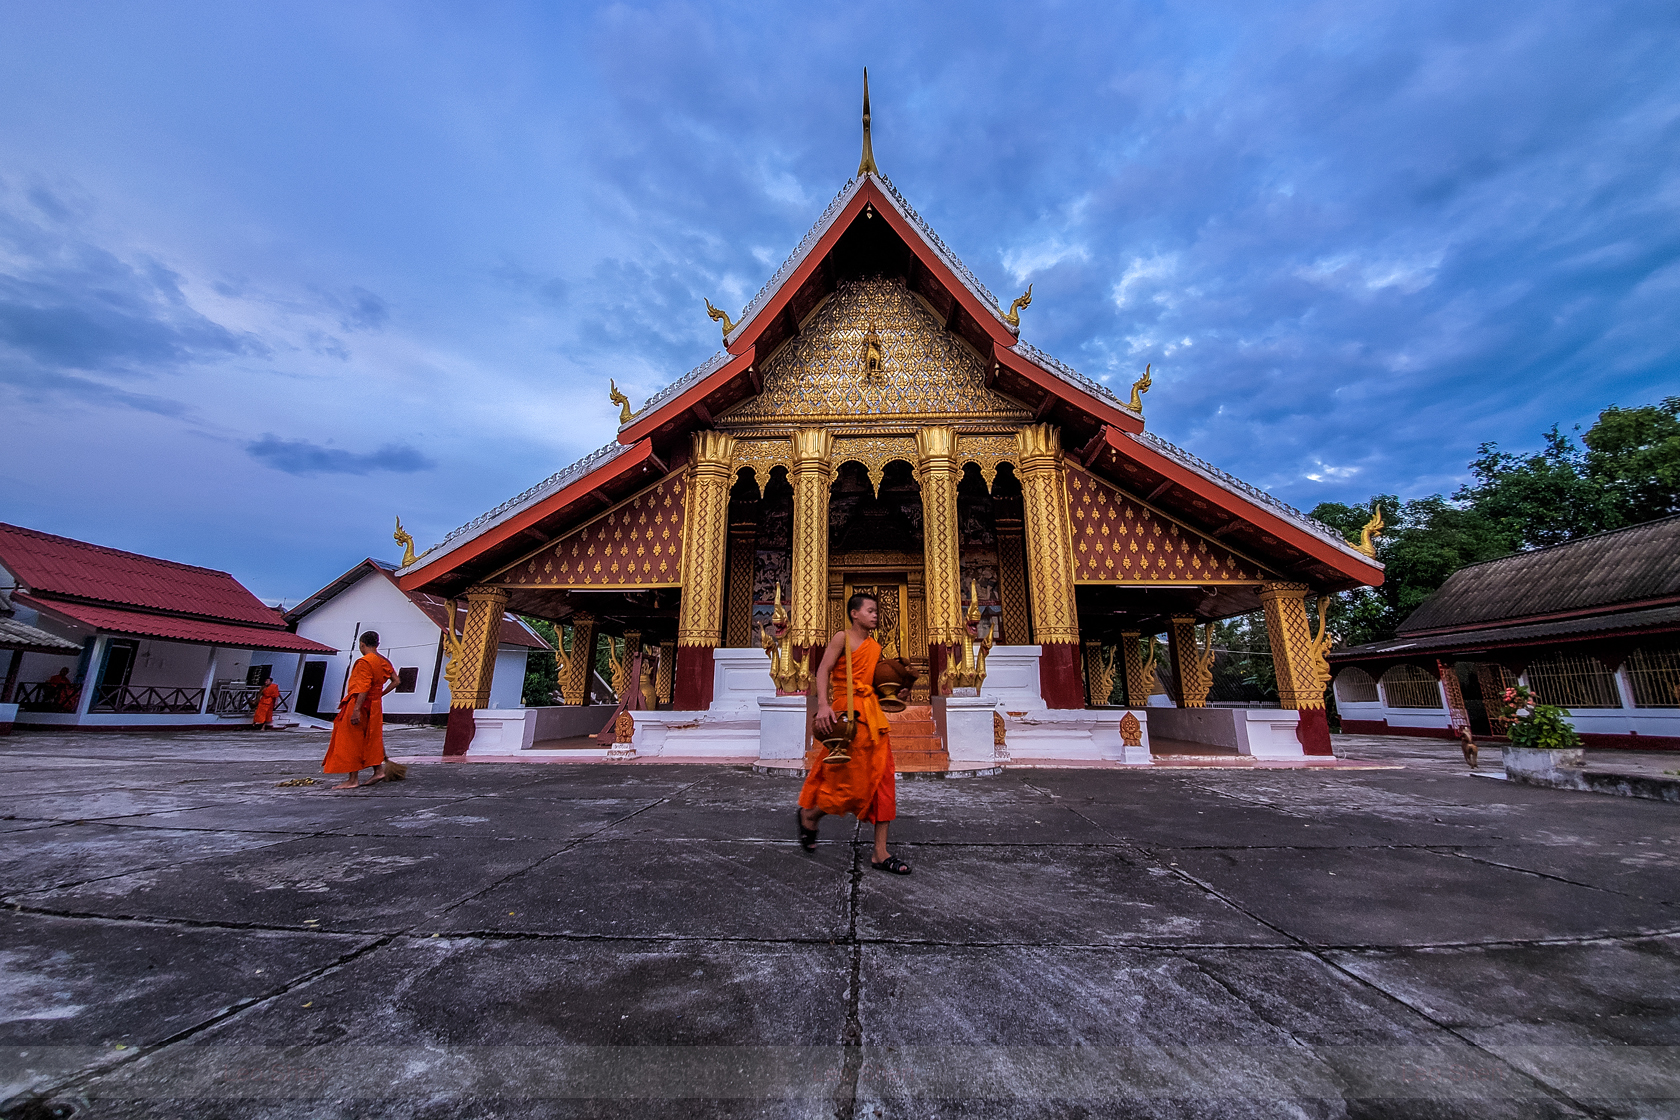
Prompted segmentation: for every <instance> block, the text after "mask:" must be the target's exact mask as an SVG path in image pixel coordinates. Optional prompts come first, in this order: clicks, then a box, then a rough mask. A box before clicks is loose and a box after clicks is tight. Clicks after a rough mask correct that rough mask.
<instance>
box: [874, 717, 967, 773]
mask: <svg viewBox="0 0 1680 1120" xmlns="http://www.w3.org/2000/svg"><path fill="white" fill-rule="evenodd" d="M887 723H888V724H889V725H890V729H889V730H888V732H887V734H888V735H889V736H890V737H891V739H892V752H893V765H894V766H895V767H896V768H897V770H898V772H899V773H901V774H925V773H930V772H934V771H940V772H943V771H945V770H948V769H950V767H951V756H950V753H949V752H948V751H946V749H945V742H944V740H942V739H940V737H939V732H938V730H937V729H936V728H935V727H934V723H933V706H932V705H930V704H911V705H910V706H909V707H907V708H905V709H904V710H903V711H902V712H888V713H887Z"/></svg>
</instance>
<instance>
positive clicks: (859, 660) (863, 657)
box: [797, 592, 910, 875]
mask: <svg viewBox="0 0 1680 1120" xmlns="http://www.w3.org/2000/svg"><path fill="white" fill-rule="evenodd" d="M878 611H879V605H878V604H877V603H876V601H875V596H873V595H870V594H867V593H865V592H859V593H858V594H856V595H853V596H852V597H851V598H850V599H848V600H847V601H846V618H847V620H848V621H849V623H850V625H848V626H847V627H846V629H844V630H842V631H840V633H838V634H836V635H834V637H833V638H831V639H830V640H829V643H828V648H827V649H825V650H824V651H823V657H822V663H821V664H820V665H819V666H818V667H817V718H816V725H817V726H816V730H817V734H818V736H822V735H825V734H833V732H834V730H835V727H836V719H835V714H834V713H835V708H836V707H841V706H844V705H845V703H846V701H845V700H844V699H840V698H842V697H845V696H847V695H848V694H849V695H850V697H851V705H852V709H853V714H854V716H855V718H856V721H857V722H856V723H855V724H854V730H853V734H852V743H851V748H850V749H851V760H850V761H848V762H840V763H831V762H827V761H825V760H826V758H827V757H828V751H827V749H826V748H825V747H824V746H823V745H822V742H821V741H820V738H819V740H817V741H814V742H813V743H812V744H811V749H810V750H809V751H808V752H806V756H805V786H804V788H803V789H801V790H800V791H799V811H798V818H799V819H798V821H797V823H798V826H799V845H800V847H802V848H804V849H805V850H806V851H808V852H809V851H815V850H816V847H817V822H818V821H820V820H822V818H823V817H825V816H827V815H828V814H830V813H835V814H839V813H851V814H853V815H854V816H856V817H857V819H858V820H860V821H863V822H864V823H866V824H873V825H874V826H875V853H874V859H872V860H871V861H870V864H869V866H871V867H873V868H875V870H877V871H887V872H890V873H892V874H894V875H908V874H910V865H909V864H907V863H905V862H904V861H903V860H901V859H899V858H898V857H897V856H895V855H893V854H892V853H891V852H889V851H887V822H888V821H890V820H892V819H893V818H894V817H896V816H897V815H898V801H897V784H896V782H895V781H894V779H893V769H894V767H893V754H892V744H891V743H890V742H889V741H888V737H887V717H886V716H885V715H884V714H883V713H882V711H881V705H880V703H879V701H877V700H876V698H875V688H874V684H873V682H874V679H875V664H876V662H877V661H879V660H880V658H881V647H880V646H879V645H878V644H876V642H875V639H874V638H873V637H871V634H872V633H873V632H874V630H875V624H876V616H877V613H878ZM848 653H849V654H850V658H849V660H850V663H851V664H850V673H848V672H847V669H848V665H847V661H848V658H847V656H846V655H847V654H848Z"/></svg>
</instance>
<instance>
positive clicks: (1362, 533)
mask: <svg viewBox="0 0 1680 1120" xmlns="http://www.w3.org/2000/svg"><path fill="white" fill-rule="evenodd" d="M1387 527H1388V526H1387V525H1385V524H1384V523H1383V515H1382V503H1380V502H1372V503H1371V520H1369V521H1367V522H1365V525H1364V527H1363V528H1361V529H1360V530H1359V543H1358V544H1356V545H1354V546H1353V547H1354V548H1356V549H1358V550H1359V551H1360V552H1363V553H1364V554H1365V555H1366V556H1369V557H1370V558H1371V559H1373V560H1375V559H1376V558H1377V538H1378V537H1380V536H1382V533H1383V530H1384V529H1386V528H1387Z"/></svg>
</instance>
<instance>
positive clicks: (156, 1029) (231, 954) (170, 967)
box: [0, 914, 369, 1101]
mask: <svg viewBox="0 0 1680 1120" xmlns="http://www.w3.org/2000/svg"><path fill="white" fill-rule="evenodd" d="M367 944H369V939H368V938H363V937H335V936H331V935H324V934H302V933H276V932H271V931H255V930H240V931H230V930H207V929H194V928H191V927H187V926H176V925H154V924H148V923H142V922H101V921H86V920H79V919H71V918H49V917H42V916H39V915H20V914H0V1101H4V1100H6V1099H7V1098H10V1097H12V1096H14V1095H16V1094H19V1093H24V1092H27V1091H30V1090H34V1089H42V1088H46V1087H48V1086H51V1085H56V1084H60V1083H62V1082H63V1081H65V1080H66V1079H67V1078H69V1077H71V1076H73V1075H75V1074H77V1073H78V1072H80V1071H85V1070H91V1069H98V1068H103V1067H108V1066H110V1065H112V1064H114V1063H118V1062H122V1061H126V1060H128V1059H130V1058H132V1057H133V1056H135V1055H136V1054H137V1053H139V1052H140V1051H141V1050H143V1049H144V1048H146V1047H148V1046H154V1045H157V1044H158V1043H160V1042H162V1041H163V1040H165V1039H167V1038H169V1037H170V1036H172V1035H174V1034H176V1033H178V1032H180V1031H183V1030H188V1029H190V1028H192V1027H194V1026H196V1025H198V1024H200V1023H203V1022H205V1021H206V1020H208V1019H211V1018H213V1017H215V1016H217V1015H219V1014H222V1013H224V1012H226V1011H227V1010H228V1009H229V1008H233V1007H236V1006H238V1005H240V1004H241V1003H243V1002H245V1001H248V1000H253V999H258V998H261V997H262V996H263V995H264V994H267V993H273V992H277V991H281V990H284V988H285V986H286V985H287V984H288V983H290V982H293V981H295V980H296V979H298V978H301V977H304V976H307V975H310V974H312V973H314V972H317V971H319V970H320V969H323V968H326V967H327V966H329V965H331V964H333V963H334V962H336V961H339V960H342V959H344V958H346V957H348V956H349V955H350V954H351V953H353V952H355V951H356V950H357V949H358V948H360V947H362V946H365V945H367Z"/></svg>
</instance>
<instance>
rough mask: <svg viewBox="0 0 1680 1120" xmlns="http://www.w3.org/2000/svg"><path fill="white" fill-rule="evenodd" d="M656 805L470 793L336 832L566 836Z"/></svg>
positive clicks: (588, 832) (598, 829)
mask: <svg viewBox="0 0 1680 1120" xmlns="http://www.w3.org/2000/svg"><path fill="white" fill-rule="evenodd" d="M658 804H660V803H659V802H657V801H636V800H630V799H620V798H566V799H564V800H561V799H554V800H548V799H540V798H526V797H499V798H492V797H468V798H461V799H458V800H454V801H447V802H445V801H435V802H431V803H429V804H426V805H423V806H415V807H414V808H411V809H409V810H407V811H404V812H399V813H396V814H394V815H392V816H388V817H382V818H380V819H378V820H375V821H371V822H367V823H362V824H341V825H337V826H335V827H334V828H333V829H332V831H334V832H346V833H348V832H353V833H355V834H356V835H359V836H425V837H430V838H432V839H436V840H449V839H480V840H488V839H495V840H502V839H519V840H525V839H535V840H568V839H573V838H576V837H581V836H593V835H596V834H599V833H602V832H604V831H608V830H613V829H614V826H615V825H620V824H622V823H624V822H626V821H627V820H634V819H636V818H637V815H638V814H640V813H642V812H644V811H645V810H647V809H648V808H649V807H650V806H653V805H658Z"/></svg>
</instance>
